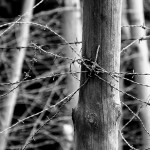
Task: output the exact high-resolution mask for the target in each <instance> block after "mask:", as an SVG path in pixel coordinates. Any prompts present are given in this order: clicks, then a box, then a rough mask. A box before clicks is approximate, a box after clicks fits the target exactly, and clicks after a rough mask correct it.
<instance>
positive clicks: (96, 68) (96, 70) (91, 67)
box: [0, 1, 150, 150]
mask: <svg viewBox="0 0 150 150" xmlns="http://www.w3.org/2000/svg"><path fill="white" fill-rule="evenodd" d="M41 2H42V1H41ZM21 18H22V17H21ZM21 18H20V19H21ZM20 19H18V20H17V21H15V22H12V23H7V24H4V25H1V26H0V27H4V26H7V25H10V27H8V28H7V29H6V30H5V31H4V32H2V33H1V34H0V36H2V35H3V34H4V33H5V32H7V31H8V30H10V29H11V28H12V27H13V26H14V25H15V24H23V23H26V24H28V23H29V24H31V25H36V26H39V27H41V28H43V29H45V30H49V31H50V32H52V33H54V34H55V35H56V36H58V37H59V38H60V39H61V40H62V41H63V42H64V43H56V44H48V45H40V44H36V43H34V42H32V43H31V45H30V46H27V47H17V46H16V47H11V46H10V47H9V46H8V47H0V49H19V50H20V49H23V48H34V49H36V50H39V51H42V52H43V53H45V54H49V55H51V56H53V57H56V58H62V59H65V60H69V61H71V63H72V62H77V63H78V64H81V63H82V64H83V65H84V66H85V67H86V68H87V69H88V71H84V72H83V71H82V72H81V71H80V72H72V71H69V72H65V73H52V74H50V75H48V76H42V77H39V78H34V79H30V80H28V79H27V78H24V80H22V81H18V82H15V83H10V82H8V83H0V85H1V86H10V85H15V84H16V87H15V88H13V89H11V90H10V91H7V92H6V93H5V94H3V95H0V98H2V97H5V96H7V95H8V94H9V93H10V92H12V91H13V90H15V89H16V88H18V87H19V86H20V85H21V84H23V83H26V82H33V81H37V80H42V79H46V78H51V77H56V76H61V75H66V74H70V75H73V74H78V73H79V74H80V73H87V74H89V78H88V79H87V80H86V81H85V83H84V84H83V85H81V86H80V87H79V88H78V89H77V90H76V91H74V92H72V93H71V94H69V95H68V96H66V97H65V98H63V99H62V100H60V101H59V102H57V103H56V104H55V105H51V106H47V108H44V109H43V110H42V111H40V112H38V113H35V114H32V115H30V116H28V117H26V118H24V119H22V120H18V122H17V123H15V124H13V125H12V126H10V127H8V128H7V129H5V130H3V131H0V134H1V133H3V132H6V131H8V130H10V129H12V128H13V127H15V126H17V125H18V124H20V123H23V122H24V121H26V120H28V119H30V118H33V117H35V116H38V115H40V114H42V113H44V112H46V111H49V110H50V109H53V108H55V107H58V108H59V110H58V111H57V112H55V114H54V115H53V116H52V117H51V118H48V119H47V121H45V122H44V123H43V125H41V126H40V127H39V128H38V129H37V130H35V132H34V133H33V134H32V135H30V137H29V140H28V141H27V142H26V143H25V145H24V146H23V147H22V148H21V150H25V149H26V148H27V146H28V145H29V144H30V143H31V141H32V140H34V136H35V135H36V134H38V132H39V131H40V130H41V129H42V128H43V127H44V126H45V125H46V124H48V123H49V122H50V121H51V120H52V119H54V118H55V117H56V116H57V115H58V114H59V112H60V110H61V108H62V107H63V106H64V105H65V104H66V103H68V102H69V101H70V100H71V99H72V97H73V96H74V94H75V93H77V92H78V91H79V90H80V89H81V88H82V87H83V86H84V85H85V84H86V83H87V82H88V80H89V79H90V78H91V77H92V76H90V75H91V74H93V72H94V75H95V76H96V77H97V78H98V79H99V80H101V81H103V82H105V83H107V84H108V85H110V87H112V88H114V89H115V90H117V91H118V92H120V93H122V94H124V95H127V96H129V97H130V98H133V99H134V100H137V101H139V102H140V103H141V104H142V105H143V104H144V105H148V106H150V103H149V100H147V101H146V100H143V99H139V98H136V97H135V96H132V95H131V94H129V93H127V92H124V91H122V90H120V89H118V88H116V87H115V86H113V85H112V84H111V83H109V82H108V81H107V80H105V79H103V78H101V77H100V75H99V74H101V73H105V74H107V75H109V76H110V77H111V78H113V79H114V80H115V81H117V82H119V78H121V79H124V80H127V81H129V82H131V83H133V84H137V85H140V86H146V87H150V85H146V84H142V83H138V82H135V81H132V80H130V79H127V78H125V77H122V76H120V75H133V76H139V75H146V76H147V75H150V74H148V73H143V74H142V73H135V72H131V73H128V72H109V71H107V70H105V68H102V67H101V66H100V65H99V64H97V57H98V53H99V47H100V46H99V45H98V48H97V53H96V58H95V60H94V61H91V60H87V59H83V58H82V57H81V56H80V55H79V54H77V53H76V51H75V49H74V47H72V44H75V45H77V44H82V42H81V41H80V42H78V41H76V42H71V43H69V42H68V41H66V40H65V39H64V38H63V37H62V36H61V35H59V34H58V33H56V32H55V31H54V30H52V29H51V28H50V27H48V26H47V25H42V24H38V23H35V22H19V21H20ZM122 27H131V28H132V27H140V28H142V29H146V30H149V29H150V28H148V27H146V26H144V25H139V26H135V25H129V26H122ZM128 40H130V39H128ZM131 40H134V41H133V42H131V43H130V44H129V45H127V46H126V47H124V48H123V49H122V50H121V52H120V53H122V52H124V51H125V50H127V49H128V48H129V47H131V46H132V45H133V44H135V43H136V42H138V41H143V40H150V36H144V37H140V38H138V39H131ZM52 45H69V47H70V48H71V50H72V51H73V52H74V53H76V54H77V55H78V56H79V59H73V58H69V57H65V56H61V55H58V54H54V53H52V52H50V51H47V50H44V47H45V46H52ZM87 62H90V64H91V65H89V63H87ZM28 76H29V73H27V76H26V77H28ZM122 104H123V105H124V106H125V107H127V109H128V110H129V111H130V112H131V113H132V114H133V117H132V118H131V119H130V120H129V121H128V122H127V123H126V124H125V125H124V126H123V127H122V129H121V130H120V134H121V136H122V139H123V140H124V141H125V142H126V143H127V145H128V146H129V147H130V148H131V149H134V150H137V149H136V148H134V147H133V146H131V144H129V142H128V141H127V140H126V139H125V138H124V137H123V134H122V130H123V129H124V128H125V127H126V126H127V125H128V124H129V123H130V122H131V121H132V120H133V119H134V118H137V119H138V120H139V121H140V122H141V124H142V126H143V128H144V130H145V131H146V132H147V134H148V135H150V133H149V132H148V131H147V129H146V127H145V126H144V123H143V121H142V120H141V118H140V117H139V116H138V114H139V112H140V109H141V107H140V109H138V111H137V112H136V113H134V112H133V111H132V110H131V109H130V108H129V107H128V105H126V104H125V103H123V102H122Z"/></svg>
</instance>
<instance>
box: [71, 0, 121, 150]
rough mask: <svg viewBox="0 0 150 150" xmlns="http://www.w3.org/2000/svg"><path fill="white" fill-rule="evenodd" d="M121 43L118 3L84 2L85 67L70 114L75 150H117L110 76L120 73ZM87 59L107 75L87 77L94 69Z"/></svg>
mask: <svg viewBox="0 0 150 150" xmlns="http://www.w3.org/2000/svg"><path fill="white" fill-rule="evenodd" d="M120 40H121V0H103V1H102V0H84V2H83V40H82V44H83V49H82V58H84V59H86V60H84V63H86V64H87V65H88V67H87V65H84V63H82V67H81V68H82V69H81V70H82V71H87V73H85V72H84V73H81V80H80V85H83V84H85V85H84V86H83V87H81V89H80V92H79V102H78V105H77V107H76V109H74V111H73V121H74V127H75V147H76V150H118V130H119V122H120V119H119V118H120V115H121V104H120V98H119V91H117V90H116V89H118V88H119V82H118V80H119V79H118V78H115V79H114V78H113V77H112V76H110V74H109V72H119V71H120ZM98 47H99V50H98ZM87 59H88V60H90V61H92V62H95V60H96V62H97V64H98V65H99V66H100V68H101V69H102V70H103V69H105V70H106V71H107V72H99V73H96V72H93V73H90V69H88V68H91V69H92V68H93V67H94V66H93V67H92V64H93V63H92V62H89V61H87ZM100 68H99V69H100ZM94 69H95V67H94ZM113 87H114V88H113Z"/></svg>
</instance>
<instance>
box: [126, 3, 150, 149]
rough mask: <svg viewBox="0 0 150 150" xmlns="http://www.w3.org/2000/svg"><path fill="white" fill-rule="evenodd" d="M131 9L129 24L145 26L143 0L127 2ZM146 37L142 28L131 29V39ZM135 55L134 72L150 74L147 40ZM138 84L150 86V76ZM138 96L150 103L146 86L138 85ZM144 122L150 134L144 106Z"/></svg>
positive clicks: (149, 114) (149, 141)
mask: <svg viewBox="0 0 150 150" xmlns="http://www.w3.org/2000/svg"><path fill="white" fill-rule="evenodd" d="M127 2H128V3H127V4H128V9H129V15H128V16H129V23H130V24H133V25H143V24H144V22H145V19H144V10H143V0H138V1H137V0H127ZM145 35H146V32H145V30H144V29H142V28H138V27H135V28H131V39H138V38H141V37H143V36H145ZM133 48H134V50H135V52H136V53H135V54H137V57H136V58H134V71H135V72H137V73H140V74H145V73H148V74H150V63H149V50H148V44H147V41H146V40H143V41H140V42H137V43H136V44H135V45H134V47H133ZM135 79H136V82H138V83H141V84H145V85H149V86H150V76H136V77H135ZM136 88H137V96H138V98H140V99H142V100H143V101H145V102H149V97H150V88H149V87H146V86H141V85H136ZM140 114H141V117H142V120H143V122H144V125H145V127H146V129H147V131H148V132H150V106H148V105H144V104H143V107H142V109H141V111H140ZM147 148H150V136H149V135H148V134H147V132H146V131H145V130H144V129H143V149H147Z"/></svg>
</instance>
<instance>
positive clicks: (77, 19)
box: [62, 0, 82, 150]
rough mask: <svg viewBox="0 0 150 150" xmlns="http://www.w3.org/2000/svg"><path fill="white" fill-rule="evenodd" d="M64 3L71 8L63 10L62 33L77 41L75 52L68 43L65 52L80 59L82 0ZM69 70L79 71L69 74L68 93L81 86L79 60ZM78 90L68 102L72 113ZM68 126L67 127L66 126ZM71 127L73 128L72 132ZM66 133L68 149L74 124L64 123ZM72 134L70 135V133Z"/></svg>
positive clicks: (69, 40)
mask: <svg viewBox="0 0 150 150" xmlns="http://www.w3.org/2000/svg"><path fill="white" fill-rule="evenodd" d="M63 5H64V6H65V7H70V8H71V10H69V11H64V12H63V20H62V34H63V37H64V38H65V39H66V40H67V41H68V42H69V43H75V44H74V45H72V46H73V47H74V50H75V52H73V51H72V50H71V49H70V47H69V46H68V45H67V46H65V47H64V53H65V54H66V56H67V57H69V58H72V59H79V58H80V53H81V43H80V44H78V43H77V44H76V42H81V40H82V25H81V7H80V0H64V2H63ZM67 63H68V62H67ZM68 71H72V72H78V73H76V74H72V75H70V74H69V75H68V76H67V85H66V89H67V90H68V94H70V93H72V92H74V91H76V90H77V89H78V88H79V83H80V82H79V77H80V75H79V71H80V66H79V64H78V63H77V62H73V63H72V64H71V65H68ZM78 96H79V94H78V92H77V93H76V94H75V95H74V96H73V98H72V100H71V101H70V102H69V103H68V104H66V106H67V112H68V114H69V115H71V112H72V108H75V106H76V105H77V102H78ZM66 127H67V128H66ZM69 128H70V129H71V128H72V133H71V132H70V130H69ZM64 134H66V137H68V139H67V141H68V142H66V143H65V144H64V149H65V150H68V149H70V147H72V142H73V126H72V124H70V125H67V124H66V125H65V124H64ZM69 134H70V135H69Z"/></svg>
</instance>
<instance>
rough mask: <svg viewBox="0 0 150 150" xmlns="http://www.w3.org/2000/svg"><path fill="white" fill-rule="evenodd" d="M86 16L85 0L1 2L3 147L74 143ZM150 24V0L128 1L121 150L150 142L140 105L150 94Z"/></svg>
mask: <svg viewBox="0 0 150 150" xmlns="http://www.w3.org/2000/svg"><path fill="white" fill-rule="evenodd" d="M31 1H32V2H31ZM131 1H132V2H131ZM135 3H136V4H135ZM34 6H35V8H34V9H32V10H33V11H31V8H33V7H34ZM26 12H28V13H26ZM82 17H83V16H82V1H80V0H43V1H40V0H35V1H34V0H0V150H4V149H6V150H17V149H22V150H23V149H28V150H33V149H36V150H42V149H43V150H48V149H52V150H71V149H72V148H73V124H72V119H71V111H72V108H74V107H75V105H76V103H77V100H78V87H79V82H80V80H79V77H80V57H81V51H82V49H81V47H82ZM129 24H130V25H133V26H128V25H129ZM134 25H136V26H134ZM149 26H150V0H143V1H142V0H123V7H122V39H121V45H122V47H121V68H120V69H121V72H123V73H122V76H120V91H121V92H120V97H121V101H122V109H123V110H122V113H123V114H122V120H121V125H120V139H119V150H129V149H131V148H132V147H134V148H135V149H146V148H148V147H150V137H149V135H150V134H149V132H150V110H149V109H148V108H147V107H146V108H143V106H142V105H141V103H140V100H141V99H144V100H145V101H148V99H149V95H150V90H149V87H150V77H149V75H150V71H149V70H150V69H149V68H150V63H149V49H150V44H149V39H150V38H149V36H148V35H149V34H150V30H149V28H148V27H149ZM118 42H120V41H118ZM143 43H144V44H143ZM140 44H141V45H140ZM143 73H145V74H144V75H142V74H143ZM137 74H138V75H137ZM140 74H141V75H140ZM70 100H71V101H70ZM69 101H70V102H69ZM148 131H149V132H148ZM2 145H3V146H2ZM144 145H145V146H144Z"/></svg>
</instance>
